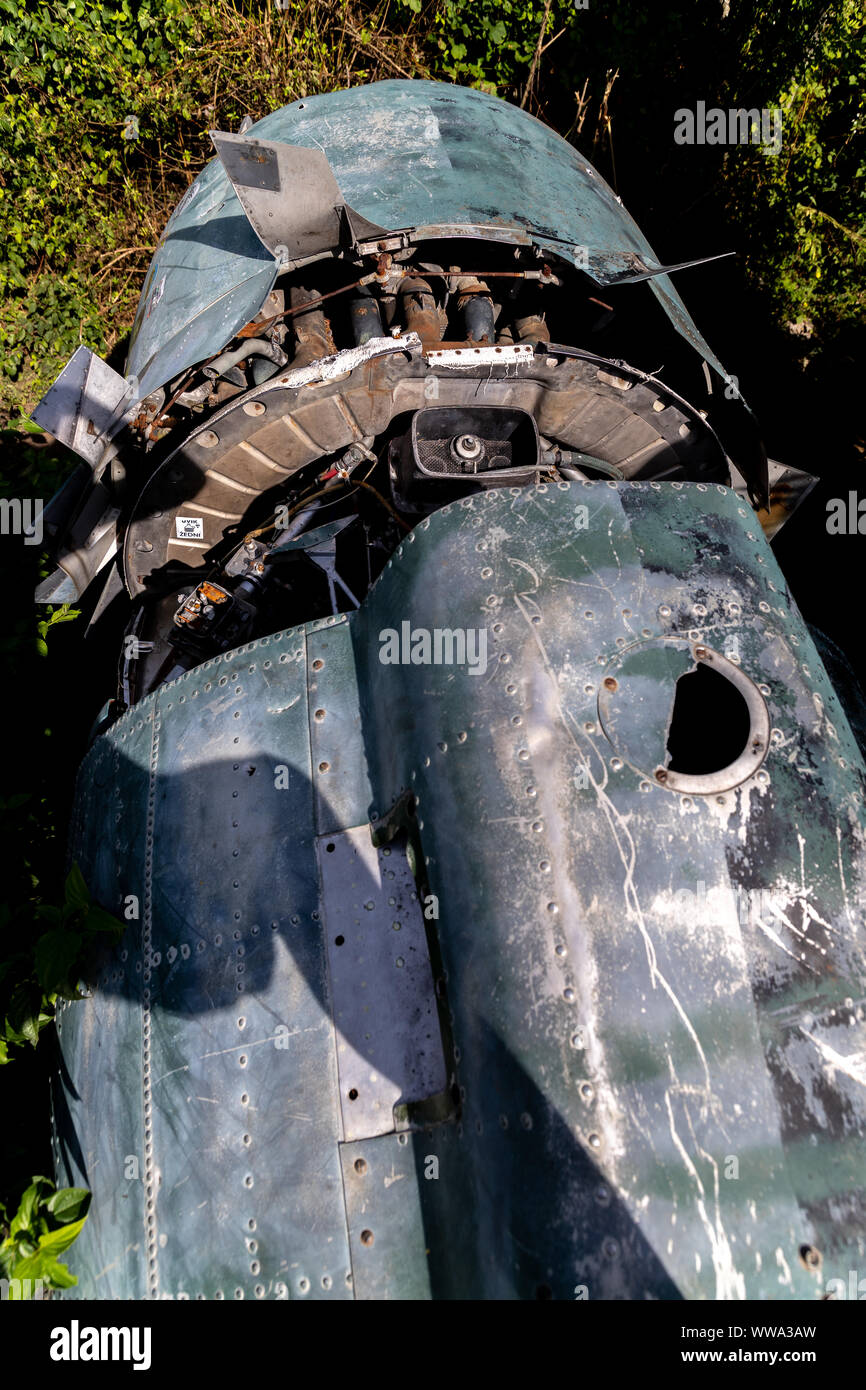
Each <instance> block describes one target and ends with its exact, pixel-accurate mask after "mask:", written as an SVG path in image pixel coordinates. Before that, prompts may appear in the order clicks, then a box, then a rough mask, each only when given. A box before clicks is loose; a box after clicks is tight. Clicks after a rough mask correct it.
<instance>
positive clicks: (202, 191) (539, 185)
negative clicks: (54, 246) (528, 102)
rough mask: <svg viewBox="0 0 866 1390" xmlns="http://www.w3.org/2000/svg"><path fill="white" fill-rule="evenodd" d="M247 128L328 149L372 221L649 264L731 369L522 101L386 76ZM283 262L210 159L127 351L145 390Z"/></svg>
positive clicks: (215, 342)
mask: <svg viewBox="0 0 866 1390" xmlns="http://www.w3.org/2000/svg"><path fill="white" fill-rule="evenodd" d="M256 139H258V140H262V141H266V142H278V143H283V144H286V145H294V146H299V147H301V148H303V149H304V150H306V151H318V152H321V153H322V154H323V155H324V156H325V157H326V159H327V164H328V165H329V167H330V170H331V174H332V177H333V178H334V179H335V180H336V185H337V186H338V188H339V191H340V193H341V194H342V198H343V200H344V201H345V203H347V204H348V205H349V206H350V207H351V209H353V210H354V211H355V213H357V214H358V216H359V218H361V219H364V221H366V222H369V223H372V224H374V225H375V226H377V227H384V228H386V229H388V230H389V231H397V230H404V229H405V230H407V231H412V230H413V229H417V231H418V233H421V234H423V235H424V236H436V235H455V234H456V235H460V234H461V233H463V234H471V235H482V236H483V235H485V234H486V235H492V236H494V237H496V238H499V239H501V240H505V241H514V242H517V243H527V242H530V241H534V242H535V243H536V244H537V245H539V246H541V247H544V248H546V249H547V250H549V251H552V252H557V253H564V254H565V255H566V256H568V258H569V259H572V258H573V257H574V256H575V255H577V256H578V258H579V263H580V264H581V266H584V265H585V266H586V267H587V268H588V272H589V274H590V275H591V276H592V278H593V279H595V280H596V281H597V282H598V283H599V284H607V283H612V282H616V281H617V280H620V279H622V278H623V276H629V275H632V276H633V275H639V276H640V275H643V274H645V273H647V272H650V273H652V274H653V276H654V278H652V279H651V280H650V285H651V288H652V290H653V293H654V294H655V295H656V296H657V297H658V298H659V301H660V303H661V305H662V307H663V308H664V310H665V312H666V313H667V314H668V316H669V317H670V318H671V321H672V322H673V324H674V327H675V328H676V329H677V331H678V332H680V333H682V334H683V335H684V336H685V337H686V338H687V339H688V341H689V342H690V343H691V345H692V346H693V347H694V348H695V350H696V351H697V352H699V353H700V354H701V356H702V357H704V358H705V360H706V361H708V362H709V363H710V364H711V365H712V366H713V368H714V369H715V370H716V371H717V372H719V373H720V374H721V375H722V377H723V378H724V379H725V380H726V381H727V380H728V377H727V374H726V372H725V369H724V368H723V366H722V364H721V363H720V362H719V360H718V358H717V357H716V356H715V355H714V353H713V352H712V350H711V349H710V347H709V346H708V345H707V343H706V342H705V340H704V339H703V337H702V336H701V335H700V333H699V332H698V330H697V328H696V327H695V325H694V323H693V322H692V320H691V318H690V317H689V315H688V313H687V311H686V309H685V306H684V305H683V303H682V300H681V299H680V298H679V296H678V295H677V293H676V291H675V290H674V288H673V285H672V284H671V281H670V278H669V276H668V275H665V274H658V273H657V272H658V271H659V269H660V268H661V262H660V261H659V258H658V257H657V256H656V255H655V253H654V252H653V250H652V248H651V246H650V245H649V242H648V241H647V240H646V237H645V236H644V235H643V233H642V232H641V230H640V228H639V227H638V226H637V223H636V222H635V221H634V219H633V218H632V217H631V216H630V215H629V213H628V212H627V211H626V209H625V208H624V207H623V205H622V203H621V202H620V201H619V199H618V198H617V197H616V195H615V194H614V193H613V191H612V190H611V189H610V188H609V187H608V185H607V184H606V183H605V181H604V179H602V178H601V177H600V175H599V174H597V173H596V171H595V170H594V169H593V168H592V166H591V165H590V164H589V163H588V161H587V159H586V158H585V156H583V155H582V154H580V153H579V151H577V150H576V149H575V148H574V147H573V146H572V145H569V144H568V143H567V141H565V140H563V139H562V138H561V137H560V136H558V135H557V134H556V133H555V132H554V131H553V130H551V129H550V128H549V127H548V126H546V125H544V124H543V123H542V122H541V121H538V120H536V119H535V118H534V117H533V116H530V115H529V113H528V112H526V111H522V110H520V109H519V108H518V107H516V106H511V105H509V104H508V103H507V102H504V101H501V100H499V99H498V98H496V97H492V96H490V95H488V94H487V93H486V92H480V91H475V90H474V89H472V88H469V87H453V86H449V85H448V84H446V83H438V82H422V81H404V80H391V81H386V82H374V83H371V84H369V85H368V86H364V87H352V88H349V89H347V90H346V91H341V92H328V93H323V94H321V95H317V96H308V97H304V99H303V100H301V101H296V102H292V103H291V104H290V105H289V106H284V107H282V108H281V109H280V110H278V111H274V112H271V113H270V115H267V116H265V117H263V119H262V120H260V121H257V122H256V123H255V124H254V125H253V126H251V127H250V129H249V130H248V131H247V132H245V135H244V140H245V141H246V142H249V141H251V140H256ZM337 244H338V243H337V240H336V238H335V241H334V246H335V247H336V245H337ZM280 264H281V262H280V260H279V259H275V257H274V256H273V255H271V254H270V253H269V252H268V251H267V250H266V249H265V247H264V246H263V245H262V243H261V241H260V240H259V237H258V236H257V234H256V232H255V230H254V229H253V226H252V225H251V223H250V222H249V221H248V218H247V215H246V214H245V213H244V211H243V208H242V207H241V204H240V202H239V201H238V197H237V195H236V193H235V191H234V189H233V187H232V184H231V181H230V179H229V177H228V175H227V174H226V172H225V169H224V168H223V166H222V164H221V163H220V161H219V160H218V159H215V160H213V161H212V162H211V163H210V164H209V165H208V166H207V168H206V169H205V170H204V171H203V173H201V174H200V175H199V176H198V178H197V179H196V180H195V181H194V182H193V183H192V185H191V186H190V188H189V189H188V191H187V193H186V194H185V196H184V198H183V200H182V202H181V203H180V204H179V206H178V208H177V209H176V211H175V212H174V214H173V215H172V217H171V219H170V221H169V223H168V226H167V227H166V230H165V232H164V234H163V236H162V238H161V239H160V242H159V245H158V246H157V249H156V251H155V253H154V257H153V261H152V264H151V267H150V270H149V272H148V276H147V280H146V281H145V285H144V289H143V291H142V295H141V300H140V303H139V308H138V313H137V315H136V320H135V324H134V327H133V332H132V341H131V348H130V354H129V361H128V370H129V371H130V372H134V373H135V374H136V376H137V377H139V379H140V382H141V394H142V395H147V394H148V393H149V392H150V391H153V390H155V389H156V388H157V387H158V386H160V385H163V384H164V383H165V382H166V381H169V380H171V379H173V378H174V377H176V376H177V375H178V373H180V372H181V371H183V370H184V369H185V368H187V367H190V366H192V365H193V364H194V363H195V362H198V361H201V360H202V359H203V358H204V357H207V356H209V355H210V354H212V353H213V352H215V351H217V350H218V349H219V348H220V347H221V346H222V345H223V344H224V343H226V342H227V341H228V340H229V338H231V337H232V336H233V334H235V333H236V332H237V330H238V329H239V328H241V327H242V326H243V325H244V324H245V323H246V322H248V321H249V320H250V319H251V318H252V317H253V316H254V315H255V313H256V312H257V311H258V309H259V308H260V306H261V304H262V302H263V301H264V299H265V296H266V295H267V294H268V292H269V291H270V289H271V288H272V286H273V283H274V280H275V278H276V274H277V270H278V268H279V265H280Z"/></svg>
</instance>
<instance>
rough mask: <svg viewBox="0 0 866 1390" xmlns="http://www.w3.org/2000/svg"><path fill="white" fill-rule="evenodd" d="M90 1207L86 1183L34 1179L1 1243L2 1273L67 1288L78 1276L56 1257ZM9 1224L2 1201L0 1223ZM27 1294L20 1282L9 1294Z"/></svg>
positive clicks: (18, 1278)
mask: <svg viewBox="0 0 866 1390" xmlns="http://www.w3.org/2000/svg"><path fill="white" fill-rule="evenodd" d="M89 1206H90V1193H89V1192H88V1190H87V1189H86V1188H84V1187H62V1188H60V1189H59V1190H57V1189H55V1187H54V1183H53V1182H52V1181H51V1180H50V1178H39V1177H37V1178H34V1179H33V1181H32V1183H31V1184H30V1186H29V1187H28V1188H27V1189H26V1191H25V1192H24V1194H23V1196H22V1197H21V1201H20V1203H19V1205H18V1210H17V1211H16V1213H15V1215H14V1216H13V1217H12V1219H11V1221H9V1222H8V1226H7V1229H6V1234H5V1238H4V1240H3V1241H2V1243H0V1277H2V1278H4V1279H14V1280H18V1281H19V1283H22V1282H23V1281H25V1280H29V1281H31V1284H32V1283H33V1282H35V1281H36V1280H40V1281H41V1282H42V1284H43V1285H44V1286H45V1287H46V1288H49V1289H68V1288H71V1287H72V1286H73V1285H74V1284H77V1283H78V1280H77V1279H76V1277H75V1276H74V1275H73V1274H70V1272H69V1270H68V1269H67V1267H66V1265H65V1264H62V1263H61V1262H60V1260H59V1259H58V1258H57V1257H58V1255H61V1254H62V1253H63V1251H64V1250H68V1249H69V1247H70V1245H71V1244H72V1242H73V1241H74V1240H75V1239H76V1237H77V1236H78V1235H79V1234H80V1232H81V1229H82V1227H83V1226H84V1223H85V1221H86V1220H87V1210H88V1207H89ZM5 1225H6V1212H5V1209H4V1208H3V1207H2V1205H0V1226H5ZM31 1292H32V1289H31ZM23 1296H24V1294H23V1291H22V1290H21V1289H20V1287H16V1286H15V1285H13V1286H12V1287H11V1288H10V1290H9V1297H10V1298H11V1299H13V1300H14V1299H18V1298H21V1297H23Z"/></svg>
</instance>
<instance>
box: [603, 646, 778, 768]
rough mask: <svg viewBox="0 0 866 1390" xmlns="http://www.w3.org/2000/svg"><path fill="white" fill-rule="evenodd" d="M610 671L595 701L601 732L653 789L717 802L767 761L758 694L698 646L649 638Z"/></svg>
mask: <svg viewBox="0 0 866 1390" xmlns="http://www.w3.org/2000/svg"><path fill="white" fill-rule="evenodd" d="M609 670H610V672H611V675H610V676H609V677H608V679H607V680H606V681H603V682H602V685H601V689H600V690H599V694H598V715H599V721H600V723H601V726H602V729H603V731H604V733H605V735H606V737H607V738H608V739H609V741H610V743H611V744H612V745H613V747H614V749H615V751H616V752H617V753H618V754H619V755H620V757H621V758H622V759H623V760H624V761H625V762H627V763H629V764H630V765H631V767H632V768H635V769H636V770H637V771H639V772H641V773H642V774H643V775H644V776H645V777H646V778H647V779H648V780H649V781H652V782H654V783H655V784H656V786H660V787H664V788H665V789H666V790H668V791H672V792H677V793H680V794H684V793H688V794H689V795H694V796H713V795H717V794H718V793H720V792H725V791H730V790H732V789H733V788H734V787H738V786H740V784H741V783H743V782H745V781H747V780H748V778H750V777H752V776H753V775H754V774H755V773H756V772H757V770H758V768H759V767H760V766H761V764H762V763H763V761H764V759H765V758H766V756H767V751H768V747H769V741H770V715H769V711H768V709H767V706H766V703H765V701H764V697H763V695H762V694H761V691H760V690H759V689H758V686H757V685H756V683H755V682H754V681H753V680H752V679H751V677H750V676H748V675H747V674H746V673H745V671H743V670H742V668H741V667H740V665H739V664H737V663H735V662H733V661H729V660H728V658H727V657H725V656H723V655H722V653H721V652H717V651H715V650H714V649H713V648H711V647H708V646H707V645H706V644H705V643H703V642H693V641H690V640H688V639H686V638H685V637H670V638H654V639H651V640H649V641H647V642H645V643H637V644H635V645H634V646H633V647H631V648H630V649H628V650H627V651H625V652H623V654H622V658H621V659H620V660H618V661H617V662H616V663H614V664H612V665H611V667H610V668H609ZM611 680H614V681H615V685H614V686H613V688H611Z"/></svg>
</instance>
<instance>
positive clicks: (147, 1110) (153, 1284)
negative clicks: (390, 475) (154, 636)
mask: <svg viewBox="0 0 866 1390" xmlns="http://www.w3.org/2000/svg"><path fill="white" fill-rule="evenodd" d="M158 714H159V706H158V704H157V703H156V702H154V708H153V710H152V711H151V714H150V716H149V717H150V720H151V722H152V725H153V729H152V734H151V741H150V768H149V775H148V787H147V825H146V828H145V840H144V845H145V848H144V905H143V907H144V910H143V912H142V929H141V930H142V943H141V944H142V956H143V960H142V999H141V1090H142V1095H141V1100H142V1115H143V1133H144V1202H145V1206H144V1234H145V1248H146V1250H147V1292H148V1297H149V1298H158V1297H159V1255H158V1250H159V1245H158V1241H157V1232H156V1197H155V1195H154V1194H155V1181H154V1179H155V1176H156V1173H155V1165H154V1160H153V1086H152V1082H151V1041H150V1031H151V994H150V977H151V945H152V941H153V892H152V886H153V826H154V817H155V803H156V771H157V764H158V760H159V720H158V718H157V715H158Z"/></svg>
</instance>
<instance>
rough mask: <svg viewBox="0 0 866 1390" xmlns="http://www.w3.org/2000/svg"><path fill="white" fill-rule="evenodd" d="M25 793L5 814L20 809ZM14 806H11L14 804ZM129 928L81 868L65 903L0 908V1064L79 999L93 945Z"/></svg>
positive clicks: (71, 881)
mask: <svg viewBox="0 0 866 1390" xmlns="http://www.w3.org/2000/svg"><path fill="white" fill-rule="evenodd" d="M27 800H28V797H27V794H26V793H23V794H21V795H19V796H15V797H12V798H9V799H7V801H6V802H5V804H3V806H2V807H0V809H2V810H5V811H9V810H13V811H14V810H17V809H18V806H19V805H22V804H23V803H24V802H26V801H27ZM10 803H11V804H10ZM123 931H124V926H123V923H122V922H119V921H118V920H117V918H116V917H112V916H111V914H110V913H108V912H106V911H105V910H104V908H101V907H100V906H99V904H98V903H95V902H93V901H92V899H91V897H90V893H89V892H88V889H87V885H86V884H85V882H84V879H83V878H82V876H81V870H80V869H79V868H78V865H77V864H73V866H72V868H71V870H70V872H69V875H68V877H67V879H66V890H65V895H64V900H63V903H62V904H61V905H60V906H59V907H57V906H54V905H53V904H50V903H45V902H40V903H36V904H35V905H34V904H33V903H32V902H26V901H25V902H22V903H19V904H17V905H16V906H15V907H12V908H10V906H9V904H8V903H3V904H0V1064H3V1063H5V1062H8V1061H9V1060H10V1053H9V1049H10V1048H12V1049H13V1055H14V1049H15V1048H16V1047H18V1046H21V1045H23V1044H25V1043H29V1044H30V1045H31V1046H32V1047H35V1046H36V1044H37V1042H38V1040H39V1034H40V1032H41V1031H42V1029H43V1028H45V1027H47V1025H48V1024H49V1023H51V1022H52V1021H53V1019H54V1005H55V1004H56V1002H57V1000H58V998H62V999H80V998H81V997H82V995H81V993H80V991H79V989H78V972H79V970H80V968H81V966H82V965H83V962H84V959H85V957H86V955H87V953H88V951H89V949H90V947H91V945H92V944H93V943H94V941H95V940H96V939H97V938H99V937H100V936H101V935H102V934H104V933H107V934H108V936H109V938H111V939H113V940H115V941H119V940H120V937H121V936H122V935H123Z"/></svg>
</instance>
